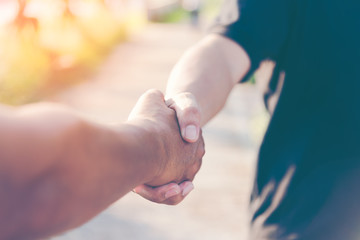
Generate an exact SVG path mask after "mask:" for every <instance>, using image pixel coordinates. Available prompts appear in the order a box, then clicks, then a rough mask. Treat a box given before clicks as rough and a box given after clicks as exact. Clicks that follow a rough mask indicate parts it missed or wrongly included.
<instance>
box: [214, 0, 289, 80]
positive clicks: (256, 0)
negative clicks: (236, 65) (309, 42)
mask: <svg viewBox="0 0 360 240" xmlns="http://www.w3.org/2000/svg"><path fill="white" fill-rule="evenodd" d="M293 2H294V0H238V1H232V0H228V1H225V3H224V6H223V8H222V10H221V11H220V14H219V16H218V18H217V19H216V21H215V24H214V28H212V32H215V33H219V34H222V35H223V36H225V37H228V38H230V39H232V40H233V41H235V42H237V43H238V44H239V45H241V46H242V47H243V48H244V49H245V51H246V52H247V53H248V55H249V57H250V60H251V70H250V71H249V74H248V76H249V75H251V74H253V72H254V70H256V69H257V68H258V67H259V64H260V62H261V61H262V60H265V59H270V60H274V61H277V59H278V57H279V54H280V53H281V50H282V48H283V47H284V46H285V43H286V39H287V38H288V35H289V33H290V28H291V21H292V19H293V15H294V14H295V11H294V10H293V9H294V6H293ZM244 79H245V80H246V79H247V78H244Z"/></svg>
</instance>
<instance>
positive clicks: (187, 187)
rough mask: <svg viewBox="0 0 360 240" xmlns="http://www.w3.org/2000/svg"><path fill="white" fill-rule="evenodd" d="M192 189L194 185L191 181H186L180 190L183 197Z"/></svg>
mask: <svg viewBox="0 0 360 240" xmlns="http://www.w3.org/2000/svg"><path fill="white" fill-rule="evenodd" d="M193 189H194V185H193V184H192V183H191V182H189V183H187V184H186V186H185V187H184V189H183V191H182V195H183V197H185V196H186V195H188V194H189V193H190V192H191V191H192V190H193Z"/></svg>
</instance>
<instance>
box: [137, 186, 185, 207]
mask: <svg viewBox="0 0 360 240" xmlns="http://www.w3.org/2000/svg"><path fill="white" fill-rule="evenodd" d="M181 191H182V190H181V188H180V186H179V185H178V184H176V183H169V184H166V185H163V186H160V187H155V188H154V187H150V186H147V185H140V186H137V187H136V188H134V192H135V193H137V194H139V195H140V196H142V197H143V198H145V199H147V200H149V201H152V202H156V203H163V202H164V201H165V200H167V199H169V198H172V197H174V196H176V195H179V194H181Z"/></svg>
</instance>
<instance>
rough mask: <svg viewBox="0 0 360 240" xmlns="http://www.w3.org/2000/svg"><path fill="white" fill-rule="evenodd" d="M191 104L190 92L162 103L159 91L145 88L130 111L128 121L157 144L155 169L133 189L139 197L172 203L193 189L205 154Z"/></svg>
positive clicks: (194, 105)
mask: <svg viewBox="0 0 360 240" xmlns="http://www.w3.org/2000/svg"><path fill="white" fill-rule="evenodd" d="M193 100H194V99H193ZM195 103H196V101H195V100H194V101H192V98H191V94H186V93H184V94H179V95H178V96H176V97H175V98H172V99H169V100H167V101H166V102H165V100H164V95H163V94H162V93H161V92H160V91H158V90H149V91H147V92H146V93H145V94H143V95H142V96H141V97H140V99H139V100H138V102H137V104H136V105H135V107H134V109H133V110H132V112H131V113H130V115H129V118H128V122H129V123H132V124H136V125H137V126H141V127H143V128H144V129H145V130H146V131H150V132H151V133H153V134H154V136H155V139H156V141H157V146H158V149H154V154H158V156H157V161H156V162H155V164H157V169H158V171H157V172H156V173H155V174H154V177H153V178H152V179H151V180H150V181H148V182H146V183H144V184H143V185H140V186H138V187H136V188H135V189H134V192H136V193H138V194H139V195H141V196H142V197H144V198H146V199H148V200H150V201H153V202H157V203H163V204H168V205H175V204H178V203H179V202H181V201H182V200H183V199H184V198H185V197H186V195H187V194H188V193H189V192H190V191H191V190H192V189H193V184H192V181H193V179H194V177H195V175H196V173H197V172H198V171H199V169H200V166H201V161H202V157H203V155H204V154H205V150H204V141H203V137H202V134H201V130H200V128H199V122H200V114H199V112H198V109H197V106H196V104H195ZM183 119H187V121H186V122H184V121H183Z"/></svg>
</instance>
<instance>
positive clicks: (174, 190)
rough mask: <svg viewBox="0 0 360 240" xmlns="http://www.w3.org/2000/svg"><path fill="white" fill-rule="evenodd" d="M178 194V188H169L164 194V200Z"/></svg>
mask: <svg viewBox="0 0 360 240" xmlns="http://www.w3.org/2000/svg"><path fill="white" fill-rule="evenodd" d="M179 193H180V189H179V187H178V186H174V187H172V188H170V189H169V190H168V191H167V192H166V193H165V198H166V199H168V198H171V197H173V196H176V195H178V194H179Z"/></svg>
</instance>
